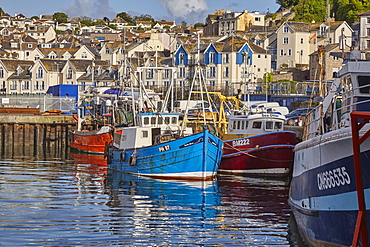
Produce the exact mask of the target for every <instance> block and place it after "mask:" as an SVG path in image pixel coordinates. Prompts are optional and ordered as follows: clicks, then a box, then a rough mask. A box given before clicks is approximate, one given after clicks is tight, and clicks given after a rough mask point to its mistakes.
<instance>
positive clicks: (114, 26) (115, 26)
mask: <svg viewBox="0 0 370 247" xmlns="http://www.w3.org/2000/svg"><path fill="white" fill-rule="evenodd" d="M108 27H110V28H112V29H114V30H116V29H117V25H116V24H109V25H108Z"/></svg>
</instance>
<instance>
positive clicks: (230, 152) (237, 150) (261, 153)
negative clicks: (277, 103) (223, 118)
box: [219, 111, 296, 177]
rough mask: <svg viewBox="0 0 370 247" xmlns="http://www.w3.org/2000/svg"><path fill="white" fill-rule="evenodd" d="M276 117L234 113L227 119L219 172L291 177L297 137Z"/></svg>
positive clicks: (273, 115) (272, 115) (278, 116)
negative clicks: (286, 129)
mask: <svg viewBox="0 0 370 247" xmlns="http://www.w3.org/2000/svg"><path fill="white" fill-rule="evenodd" d="M284 119H285V117H284V116H283V115H281V114H277V113H258V114H250V113H245V112H243V111H234V112H232V114H231V116H230V117H229V121H228V127H227V133H226V134H224V135H223V141H224V149H223V155H222V160H221V164H220V166H219V172H224V173H239V174H249V175H263V176H279V177H283V176H286V175H288V174H289V173H290V171H291V168H292V166H293V159H294V153H293V148H294V146H295V144H296V134H295V132H292V131H284V130H283V127H284Z"/></svg>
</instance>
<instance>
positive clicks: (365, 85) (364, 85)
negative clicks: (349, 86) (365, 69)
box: [357, 76, 370, 94]
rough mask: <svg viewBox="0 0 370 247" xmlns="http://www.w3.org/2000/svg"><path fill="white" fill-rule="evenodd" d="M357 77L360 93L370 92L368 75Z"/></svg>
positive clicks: (369, 77)
mask: <svg viewBox="0 0 370 247" xmlns="http://www.w3.org/2000/svg"><path fill="white" fill-rule="evenodd" d="M357 79H358V86H359V87H360V93H366V94H370V76H359V77H358V78H357Z"/></svg>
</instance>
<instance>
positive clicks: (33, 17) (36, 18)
mask: <svg viewBox="0 0 370 247" xmlns="http://www.w3.org/2000/svg"><path fill="white" fill-rule="evenodd" d="M31 19H35V20H38V19H40V17H38V16H37V15H34V16H32V17H31Z"/></svg>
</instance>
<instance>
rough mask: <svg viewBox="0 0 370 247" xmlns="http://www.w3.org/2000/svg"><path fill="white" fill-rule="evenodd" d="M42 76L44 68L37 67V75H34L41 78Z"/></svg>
mask: <svg viewBox="0 0 370 247" xmlns="http://www.w3.org/2000/svg"><path fill="white" fill-rule="evenodd" d="M43 77H44V70H43V69H42V68H41V67H39V68H38V69H37V75H36V78H37V79H39V78H43Z"/></svg>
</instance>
